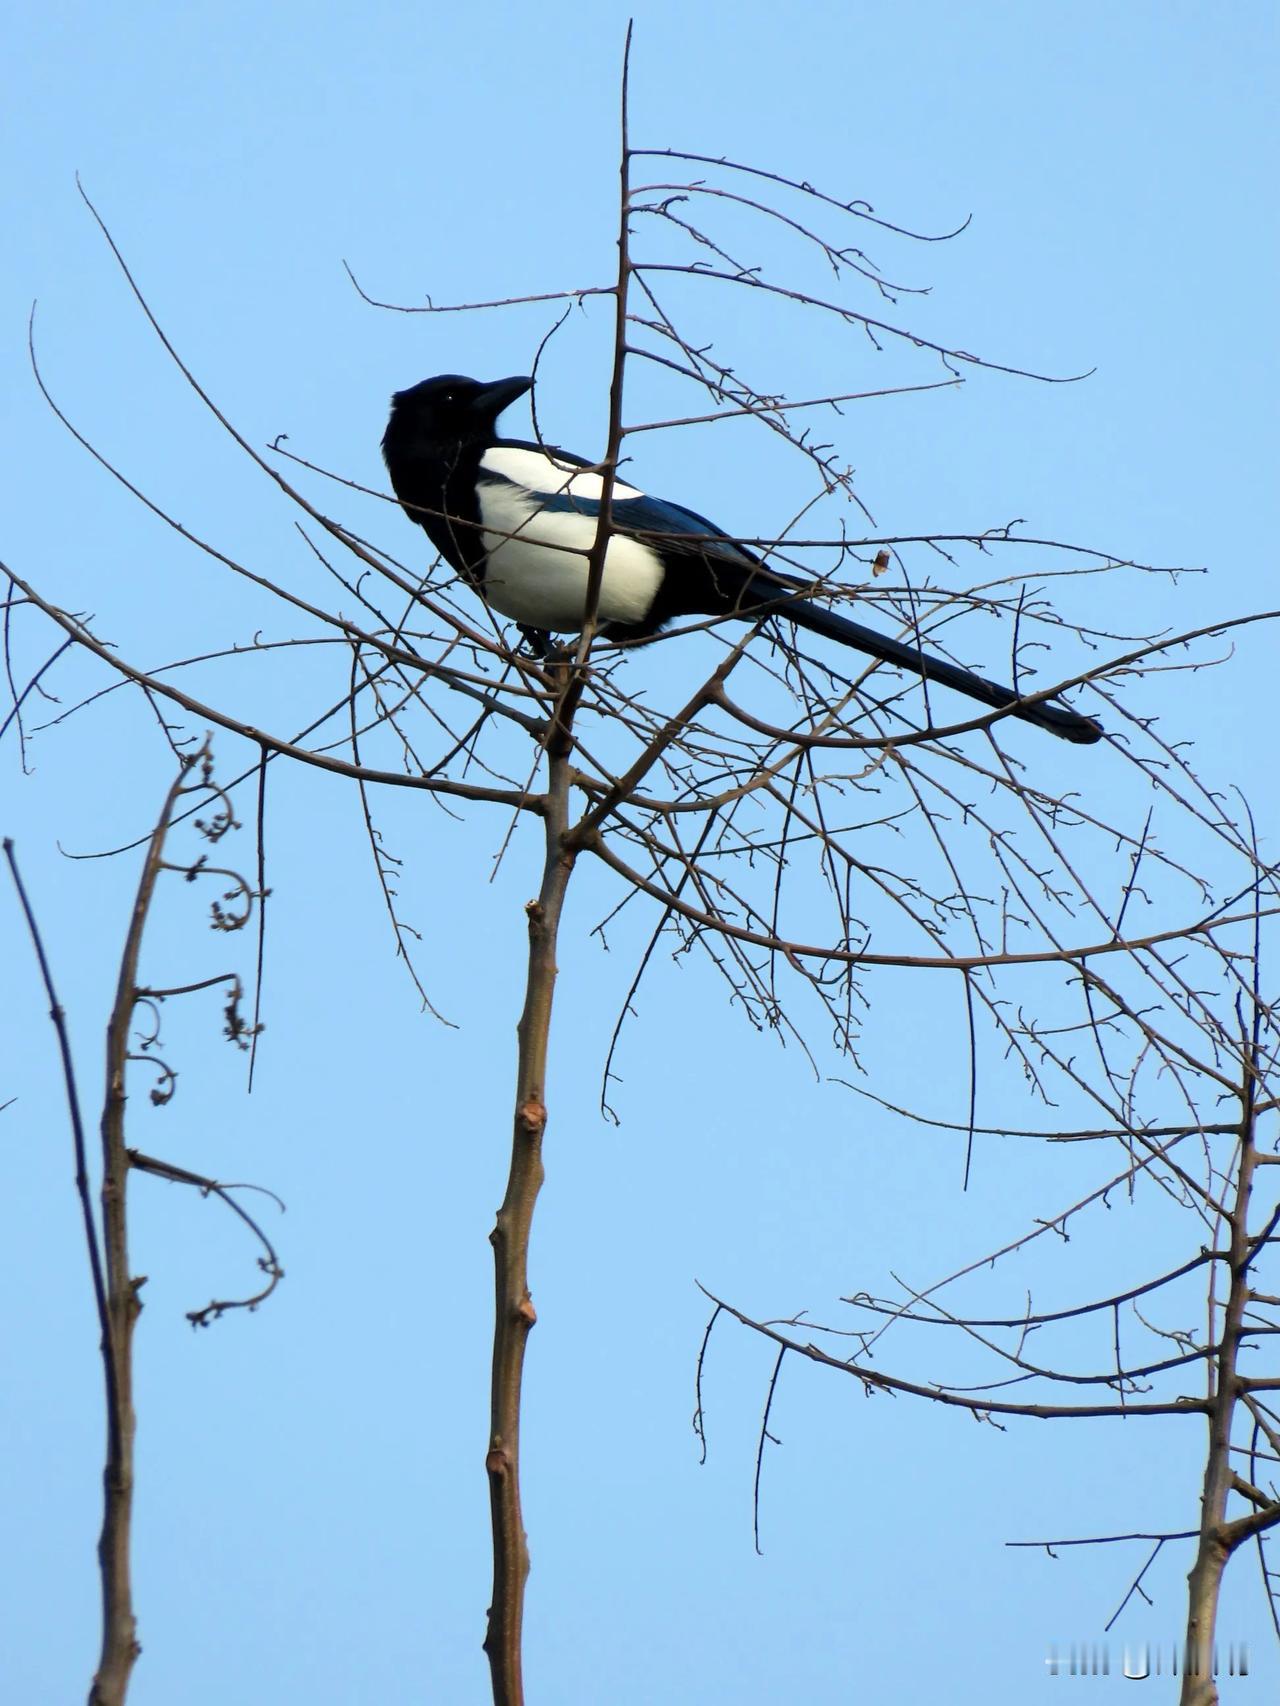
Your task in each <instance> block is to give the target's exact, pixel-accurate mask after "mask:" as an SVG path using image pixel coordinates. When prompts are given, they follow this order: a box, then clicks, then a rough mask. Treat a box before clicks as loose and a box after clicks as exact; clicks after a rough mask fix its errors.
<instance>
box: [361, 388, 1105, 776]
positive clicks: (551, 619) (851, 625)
mask: <svg viewBox="0 0 1280 1706" xmlns="http://www.w3.org/2000/svg"><path fill="white" fill-rule="evenodd" d="M532 384H533V381H532V380H531V379H525V378H515V379H495V380H493V381H491V382H490V383H489V384H484V383H482V382H481V381H479V380H476V379H466V378H463V377H462V375H460V374H456V373H442V374H439V375H438V376H437V377H436V378H434V379H424V380H423V381H422V382H421V384H419V385H413V386H411V387H410V388H409V389H408V390H407V391H397V392H396V393H395V396H394V397H393V398H392V401H391V419H390V420H389V422H388V423H387V430H386V433H385V434H384V436H383V440H382V454H383V456H384V458H385V459H386V464H387V471H388V473H389V474H390V476H391V484H392V487H393V488H394V490H395V494H396V497H397V498H398V499H399V500H400V503H401V505H402V506H403V508H404V511H405V513H406V515H408V517H409V519H410V520H411V521H416V522H418V523H419V524H420V525H421V526H422V527H424V528H425V529H426V531H427V534H428V536H429V538H430V540H431V543H432V544H433V545H434V546H435V548H436V550H437V551H439V553H440V555H441V556H442V557H443V558H444V559H445V561H446V562H448V563H449V564H450V566H451V567H452V568H454V569H456V570H457V572H458V573H459V574H460V575H461V576H462V577H463V578H464V579H465V580H466V581H467V582H468V583H469V584H470V585H471V586H472V587H474V589H475V590H476V591H477V592H478V593H479V594H480V596H481V597H482V598H483V599H484V600H485V602H486V603H487V604H488V605H490V606H491V608H492V609H494V610H496V611H497V612H498V613H499V614H500V615H502V616H507V617H510V618H511V620H512V621H514V622H515V623H517V624H518V626H519V628H520V630H521V632H522V633H523V634H524V636H525V638H526V639H527V640H529V641H530V643H531V644H533V645H534V646H536V647H540V648H541V649H542V650H545V649H546V646H547V643H548V641H547V634H548V631H553V632H565V631H569V632H577V631H578V630H579V629H580V628H581V627H582V621H583V615H584V612H585V608H586V593H587V577H588V553H589V552H590V550H591V546H592V544H593V543H594V541H595V537H596V527H597V521H598V518H599V514H600V501H601V495H602V490H603V480H602V477H601V475H600V474H599V473H597V472H594V471H593V465H592V464H591V463H588V462H585V461H584V460H583V459H582V457H580V456H571V455H569V454H568V453H567V452H566V451H563V450H552V449H550V448H548V447H546V446H544V445H541V444H533V443H529V442H527V441H526V440H524V439H517V438H503V437H502V436H501V435H500V434H499V432H498V417H499V415H501V414H502V412H503V411H504V410H505V409H507V408H509V407H510V405H511V404H512V403H514V402H515V401H516V399H517V398H518V397H521V396H523V395H524V393H525V392H526V391H528V390H529V389H530V387H531V386H532ZM610 519H611V533H610V538H609V544H608V548H607V550H606V553H605V561H604V577H603V580H602V583H601V587H600V601H599V609H598V612H597V621H598V624H599V632H600V634H601V635H602V636H603V637H604V638H606V639H610V640H643V639H647V638H649V637H651V636H652V635H654V634H657V633H658V632H659V630H660V629H662V628H664V627H665V626H666V625H667V624H668V623H669V622H672V621H674V620H676V618H678V617H681V616H739V617H743V618H745V619H746V620H755V619H757V618H758V617H759V616H760V615H761V614H762V613H763V612H765V611H768V610H773V611H776V612H777V614H779V615H780V616H784V617H785V618H786V619H787V621H789V622H794V623H795V625H796V626H797V627H798V628H804V629H807V630H808V631H809V632H810V633H813V634H821V635H824V636H825V637H826V638H827V639H831V640H837V641H839V642H840V643H841V644H842V645H845V646H852V647H853V649H854V650H855V651H859V652H864V653H867V654H868V655H870V656H871V657H876V658H882V659H883V660H884V661H885V662H887V663H891V664H896V665H897V666H898V667H899V668H901V669H903V670H906V671H907V672H909V673H911V674H914V675H917V676H923V677H924V678H925V679H926V680H928V681H934V682H937V683H939V684H940V685H941V686H943V687H951V688H954V689H955V690H956V691H957V692H959V693H964V694H967V695H968V696H969V698H971V699H977V700H978V701H980V703H982V704H983V705H986V706H989V707H994V708H997V709H1000V710H1003V709H1005V708H1006V707H1014V710H1013V714H1014V715H1015V716H1018V717H1022V718H1024V719H1025V720H1026V721H1027V722H1029V723H1035V724H1037V725H1038V727H1040V728H1043V729H1049V730H1050V731H1051V732H1052V733H1053V734H1056V735H1061V736H1062V738H1063V739H1064V740H1070V741H1077V742H1080V743H1088V742H1092V741H1096V740H1099V739H1100V738H1101V735H1102V729H1101V727H1100V726H1099V724H1097V723H1096V722H1094V721H1093V720H1092V719H1091V718H1089V717H1084V716H1081V715H1080V714H1079V713H1078V712H1076V711H1071V710H1068V709H1067V708H1066V707H1065V706H1063V705H1056V704H1052V703H1049V702H1047V701H1041V702H1039V703H1037V704H1023V703H1021V702H1020V698H1019V695H1018V694H1017V693H1015V692H1014V691H1013V689H1012V688H1010V687H1001V686H999V685H997V683H995V682H993V681H986V680H984V679H983V677H982V676H980V675H974V674H973V673H971V671H969V670H967V669H961V668H960V667H959V666H958V665H956V664H952V663H947V662H946V661H945V660H944V659H942V658H937V657H931V656H930V655H929V654H928V653H926V652H922V651H919V650H917V648H916V647H914V646H910V645H906V644H904V643H903V642H902V641H900V640H894V639H890V638H889V637H888V636H887V635H884V634H878V633H876V632H875V630H874V629H872V628H864V627H863V626H862V624H861V623H860V622H851V621H850V620H849V619H848V617H846V616H840V615H837V614H836V612H835V611H832V610H828V609H826V608H825V607H824V606H822V605H820V604H814V603H812V602H811V601H810V600H808V599H806V598H805V597H803V594H804V592H805V591H806V590H807V589H806V587H805V584H804V582H802V581H799V580H794V579H792V578H791V577H790V576H788V575H784V574H781V573H779V571H778V570H776V569H773V568H770V567H769V566H768V565H767V564H765V563H763V562H762V561H761V560H760V559H759V558H758V557H756V556H754V555H753V554H752V553H751V552H750V551H749V550H747V549H746V548H745V547H744V546H742V545H739V544H738V543H736V541H734V540H733V539H731V538H730V537H729V536H728V535H727V534H725V533H723V532H721V530H720V529H719V528H718V527H716V526H715V525H714V523H712V522H710V521H708V520H707V519H706V518H705V516H701V515H698V514H696V513H695V512H694V511H693V510H690V509H684V508H683V507H682V506H681V505H679V504H674V503H669V502H668V501H666V500H665V499H663V498H655V497H650V496H648V495H647V494H646V493H645V492H641V491H637V490H636V488H635V487H634V486H629V485H627V484H625V483H624V482H623V481H622V480H620V479H615V480H614V482H613V493H612V499H611V506H610Z"/></svg>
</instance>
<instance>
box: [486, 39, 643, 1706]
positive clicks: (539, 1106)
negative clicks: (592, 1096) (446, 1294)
mask: <svg viewBox="0 0 1280 1706" xmlns="http://www.w3.org/2000/svg"><path fill="white" fill-rule="evenodd" d="M630 55H631V25H630V24H628V25H627V34H626V45H625V48H624V51H623V64H622V165H621V183H620V200H621V211H620V215H619V222H618V231H619V235H618V284H617V292H616V321H615V335H614V360H613V374H612V379H611V383H610V390H609V436H608V444H607V447H606V450H605V457H604V462H603V480H602V486H601V501H600V518H599V523H598V525H597V529H596V537H595V540H594V542H593V544H592V547H591V552H590V556H589V560H588V570H587V595H586V608H585V611H584V620H583V626H582V635H581V638H580V641H579V644H578V647H577V651H576V655H575V658H574V662H573V663H572V664H569V663H565V664H561V665H559V666H556V669H557V673H558V674H559V675H560V676H561V680H560V682H559V684H558V690H557V692H556V696H555V699H556V711H555V715H554V718H553V723H552V728H551V733H550V736H549V737H548V740H547V749H546V750H547V792H546V796H545V808H544V809H545V831H546V856H545V860H544V863H543V871H542V885H541V889H540V892H539V894H538V898H537V900H536V901H531V902H530V903H529V905H528V907H527V908H526V912H527V916H528V921H529V969H528V977H527V981H526V985H525V1002H524V1010H523V1012H522V1013H521V1015H520V1023H519V1026H518V1028H517V1033H516V1035H517V1044H518V1060H517V1070H516V1105H515V1118H514V1122H513V1131H512V1143H511V1167H510V1171H509V1173H508V1176H507V1190H506V1195H505V1196H504V1197H503V1200H502V1206H501V1207H500V1208H499V1210H498V1214H497V1219H496V1221H495V1222H494V1227H493V1231H492V1232H491V1233H490V1235H489V1238H490V1242H491V1244H492V1245H493V1262H494V1293H495V1296H494V1305H495V1315H494V1332H493V1384H492V1392H491V1400H490V1419H489V1449H488V1452H487V1453H486V1456H485V1471H486V1473H487V1475H488V1477H489V1511H490V1524H491V1528H492V1533H493V1599H492V1602H491V1604H490V1607H489V1622H488V1628H487V1630H486V1632H485V1640H484V1649H485V1652H486V1654H487V1655H488V1659H489V1668H490V1672H491V1677H492V1685H493V1699H494V1706H523V1702H524V1666H523V1627H524V1594H525V1584H526V1582H527V1580H528V1576H529V1546H528V1539H527V1536H526V1534H525V1530H524V1519H523V1514H522V1511H521V1502H520V1405H521V1393H522V1386H523V1379H524V1357H525V1349H526V1347H527V1345H528V1342H529V1332H530V1329H531V1328H532V1326H533V1324H534V1322H535V1321H536V1320H537V1315H536V1313H535V1311H534V1307H533V1299H532V1297H531V1296H530V1292H529V1237H530V1233H531V1230H532V1226H533V1211H534V1207H535V1205H536V1203H537V1200H538V1192H539V1190H540V1189H541V1187H542V1181H543V1177H544V1171H543V1164H542V1140H543V1134H544V1132H545V1130H546V1124H547V1104H546V1076H547V1052H548V1042H549V1037H550V1030H551V1008H552V1000H553V997H554V994H555V982H556V944H557V938H558V935H559V929H560V918H561V914H562V912H563V908H564V897H565V893H566V891H567V889H568V885H569V878H570V876H571V875H572V872H573V867H574V861H575V859H576V856H577V845H576V843H575V842H573V841H571V840H570V838H569V807H570V785H571V780H572V767H571V764H570V759H571V755H572V744H573V743H572V730H573V722H574V716H575V713H576V711H577V708H578V705H579V703H580V701H581V698H582V693H583V689H584V687H585V685H586V680H587V669H586V659H587V654H588V652H589V650H590V647H591V638H592V635H593V633H594V632H595V622H596V611H597V608H598V606H599V602H600V586H601V582H602V580H603V578H604V560H605V553H606V551H607V550H608V547H609V535H610V526H611V507H612V495H613V479H614V475H615V473H616V471H617V465H618V453H619V450H620V447H621V443H622V385H623V370H624V366H625V360H626V332H627V281H628V277H629V273H630V265H631V262H630V256H629V251H628V229H627V226H628V220H629V218H630V211H631V207H630V185H629V178H630V167H631V156H630V147H629V143H628V139H627V75H628V67H629V63H630Z"/></svg>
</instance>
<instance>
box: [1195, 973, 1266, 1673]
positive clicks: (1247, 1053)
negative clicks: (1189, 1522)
mask: <svg viewBox="0 0 1280 1706" xmlns="http://www.w3.org/2000/svg"><path fill="white" fill-rule="evenodd" d="M1256 952H1257V950H1256V944H1255V959H1254V975H1255V979H1256V976H1257V958H1256ZM1260 999H1261V998H1260V992H1259V991H1258V989H1257V988H1256V986H1255V989H1254V994H1253V1000H1254V1025H1253V1035H1252V1037H1249V1036H1246V1037H1245V1038H1244V1039H1243V1046H1242V1049H1241V1061H1240V1064H1241V1087H1240V1098H1241V1102H1242V1104H1243V1107H1242V1117H1241V1120H1240V1150H1239V1157H1238V1161H1237V1164H1236V1176H1235V1199H1234V1201H1233V1203H1232V1206H1231V1214H1230V1217H1229V1223H1228V1224H1229V1231H1230V1245H1229V1250H1228V1260H1227V1271H1228V1273H1229V1274H1230V1276H1231V1277H1230V1282H1229V1286H1228V1290H1227V1296H1226V1299H1225V1302H1224V1305H1223V1318H1222V1338H1221V1341H1220V1343H1219V1347H1218V1357H1217V1362H1216V1364H1215V1365H1212V1374H1211V1381H1212V1386H1213V1390H1212V1391H1211V1392H1210V1394H1209V1396H1210V1409H1209V1417H1208V1421H1209V1443H1208V1450H1207V1452H1206V1455H1205V1469H1204V1491H1203V1494H1202V1498H1201V1506H1200V1534H1199V1538H1198V1540H1197V1543H1196V1555H1195V1562H1194V1563H1193V1564H1192V1566H1191V1570H1190V1573H1189V1575H1188V1577H1187V1589H1188V1592H1187V1640H1186V1664H1185V1666H1184V1669H1183V1675H1182V1694H1181V1697H1180V1699H1181V1706H1217V1702H1218V1686H1217V1683H1216V1682H1215V1681H1214V1663H1213V1648H1214V1641H1215V1639H1216V1637H1217V1627H1218V1600H1219V1597H1220V1595H1221V1592H1222V1576H1223V1572H1224V1571H1225V1569H1226V1567H1227V1560H1228V1559H1229V1558H1230V1556H1231V1554H1232V1552H1233V1551H1234V1550H1235V1547H1236V1546H1237V1545H1239V1543H1240V1539H1241V1538H1242V1535H1241V1533H1239V1532H1233V1527H1232V1525H1229V1524H1228V1522H1227V1498H1228V1495H1229V1494H1230V1492H1231V1490H1232V1486H1233V1479H1234V1478H1233V1476H1232V1471H1231V1429H1232V1424H1233V1422H1234V1420H1235V1413H1236V1406H1237V1404H1238V1403H1239V1399H1240V1390H1241V1388H1240V1379H1239V1374H1238V1370H1237V1363H1238V1359H1239V1351H1240V1339H1241V1330H1242V1326H1243V1322H1244V1311H1245V1306H1246V1305H1247V1303H1248V1301H1249V1264H1250V1263H1251V1262H1252V1260H1253V1257H1254V1255H1255V1254H1256V1249H1255V1246H1254V1245H1253V1244H1252V1243H1251V1241H1250V1238H1249V1200H1250V1196H1251V1194H1252V1190H1253V1176H1254V1173H1255V1171H1256V1169H1257V1163H1258V1152H1257V1139H1256V1132H1255V1122H1256V1117H1257V1116H1256V1107H1255V1104H1256V1101H1257V1067H1258V1024H1259V1019H1260ZM1214 1265H1215V1267H1216V1264H1214Z"/></svg>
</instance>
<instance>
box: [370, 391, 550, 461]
mask: <svg viewBox="0 0 1280 1706" xmlns="http://www.w3.org/2000/svg"><path fill="white" fill-rule="evenodd" d="M532 384H533V380H532V379H524V378H516V379H493V380H490V381H489V382H488V383H485V382H484V381H482V380H479V379H468V378H466V377H465V376H464V375H463V374H461V373H438V374H437V375H436V376H435V378H434V379H424V380H422V381H421V383H420V384H418V385H411V386H410V387H409V389H408V390H407V391H397V392H396V393H395V395H394V396H393V397H392V399H391V419H390V421H389V422H388V424H387V435H386V438H384V439H383V444H384V445H388V443H389V441H399V442H400V443H401V444H405V445H408V444H412V446H413V447H414V449H415V450H417V451H418V452H419V453H422V452H423V451H428V450H434V451H435V452H436V453H437V454H440V453H449V452H456V451H457V450H459V449H461V448H462V447H464V446H470V445H489V444H491V443H492V442H493V441H494V439H495V438H496V437H497V436H498V432H497V423H498V416H499V415H500V414H501V413H502V411H503V410H504V409H507V408H509V407H510V406H511V404H512V403H514V402H515V400H516V398H517V397H522V396H523V395H524V393H525V392H526V391H527V390H529V388H530V386H531V385H532Z"/></svg>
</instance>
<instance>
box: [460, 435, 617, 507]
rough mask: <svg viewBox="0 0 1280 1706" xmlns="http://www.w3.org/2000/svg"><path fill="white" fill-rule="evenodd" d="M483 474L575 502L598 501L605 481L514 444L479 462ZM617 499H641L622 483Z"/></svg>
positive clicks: (496, 448)
mask: <svg viewBox="0 0 1280 1706" xmlns="http://www.w3.org/2000/svg"><path fill="white" fill-rule="evenodd" d="M480 468H481V471H482V472H483V473H487V474H498V475H501V477H502V478H503V479H504V480H514V481H515V483H516V485H517V486H527V487H528V488H529V490H530V491H531V492H546V493H548V494H552V493H555V492H565V493H568V494H569V495H570V496H572V497H575V498H586V499H588V500H591V499H595V500H596V501H597V502H598V501H599V499H600V495H601V493H602V492H603V491H604V479H603V477H602V476H601V475H599V474H592V473H589V472H588V471H587V470H585V469H583V468H579V467H578V466H577V465H576V464H575V463H573V462H558V461H557V460H556V458H555V457H554V456H552V454H551V453H550V451H547V450H527V449H525V448H524V447H523V446H521V445H516V444H497V445H493V446H491V447H490V449H488V450H486V451H485V453H484V455H483V456H482V457H481V458H480ZM613 492H614V496H615V497H617V498H640V497H643V496H644V493H643V492H638V491H637V490H636V488H635V487H634V486H628V485H625V484H624V483H623V481H621V480H615V481H614V482H613Z"/></svg>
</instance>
